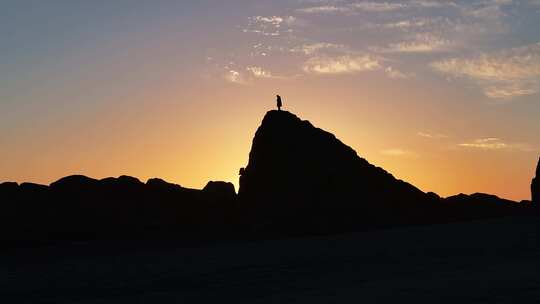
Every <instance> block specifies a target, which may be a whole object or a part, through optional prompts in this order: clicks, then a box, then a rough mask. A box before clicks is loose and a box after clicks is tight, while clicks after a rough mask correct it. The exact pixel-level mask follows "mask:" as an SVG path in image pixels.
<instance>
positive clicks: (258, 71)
mask: <svg viewBox="0 0 540 304" xmlns="http://www.w3.org/2000/svg"><path fill="white" fill-rule="evenodd" d="M246 70H247V71H248V72H250V73H251V74H252V75H253V76H254V77H256V78H273V77H274V76H273V75H272V73H271V72H270V71H267V70H265V69H263V68H262V67H258V66H248V67H247V68H246Z"/></svg>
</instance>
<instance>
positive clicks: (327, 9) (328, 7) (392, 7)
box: [296, 0, 457, 14]
mask: <svg viewBox="0 0 540 304" xmlns="http://www.w3.org/2000/svg"><path fill="white" fill-rule="evenodd" d="M338 2H343V1H327V2H326V3H325V2H324V1H316V2H314V3H318V4H320V5H318V6H309V7H304V8H300V9H297V10H296V11H297V12H300V13H306V14H324V13H358V12H368V13H387V12H393V11H398V10H403V9H409V8H441V7H448V6H457V5H456V4H455V3H454V2H452V1H429V0H416V1H409V2H381V1H360V2H352V3H338Z"/></svg>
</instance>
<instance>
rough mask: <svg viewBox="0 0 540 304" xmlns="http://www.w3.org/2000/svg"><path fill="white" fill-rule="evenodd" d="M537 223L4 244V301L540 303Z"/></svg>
mask: <svg viewBox="0 0 540 304" xmlns="http://www.w3.org/2000/svg"><path fill="white" fill-rule="evenodd" d="M539 231H540V221H539V219H538V218H505V219H497V220H487V221H477V222H470V223H457V224H447V225H434V226H423V227H411V228H401V229H391V230H385V231H376V232H365V233H357V234H353V235H341V236H335V237H319V238H304V239H289V240H275V241H251V242H234V243H229V244H223V243H219V244H213V245H204V246H202V245H197V246H196V245H192V246H185V245H184V246H182V245H181V244H175V243H173V242H139V243H137V242H119V243H95V242H94V243H77V244H73V245H70V246H68V247H66V246H65V245H62V246H59V245H58V246H48V247H42V248H34V249H28V248H27V249H17V250H14V249H11V250H5V249H4V250H3V252H2V253H1V254H0V303H186V302H187V303H201V302H202V303H219V302H230V303H292V302H294V303H358V302H360V301H364V303H400V302H405V301H406V302H411V303H490V304H491V303H538V302H540V272H539V271H540V235H539Z"/></svg>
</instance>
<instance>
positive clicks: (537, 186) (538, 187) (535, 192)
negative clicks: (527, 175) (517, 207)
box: [531, 159, 540, 206]
mask: <svg viewBox="0 0 540 304" xmlns="http://www.w3.org/2000/svg"><path fill="white" fill-rule="evenodd" d="M531 200H532V202H533V203H534V204H539V203H540V159H538V164H537V165H536V176H535V177H534V178H533V179H532V182H531ZM537 206H538V205H537Z"/></svg>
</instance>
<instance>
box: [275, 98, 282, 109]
mask: <svg viewBox="0 0 540 304" xmlns="http://www.w3.org/2000/svg"><path fill="white" fill-rule="evenodd" d="M276 97H277V109H278V111H281V106H282V105H283V104H282V103H281V96H279V95H276Z"/></svg>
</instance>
